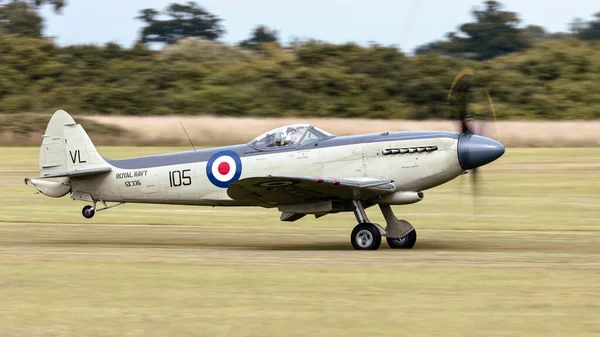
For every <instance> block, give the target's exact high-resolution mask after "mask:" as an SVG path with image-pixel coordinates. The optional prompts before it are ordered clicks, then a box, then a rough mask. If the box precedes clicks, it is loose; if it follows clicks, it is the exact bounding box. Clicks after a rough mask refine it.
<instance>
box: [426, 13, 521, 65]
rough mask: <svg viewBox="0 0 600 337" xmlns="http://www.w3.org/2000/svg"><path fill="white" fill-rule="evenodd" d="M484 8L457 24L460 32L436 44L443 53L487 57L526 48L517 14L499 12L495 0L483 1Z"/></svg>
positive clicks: (449, 35) (482, 58)
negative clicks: (472, 17)
mask: <svg viewBox="0 0 600 337" xmlns="http://www.w3.org/2000/svg"><path fill="white" fill-rule="evenodd" d="M484 4H485V8H484V9H483V10H481V9H474V10H473V12H472V13H473V16H474V17H475V22H471V23H465V24H463V25H461V26H460V29H459V30H460V33H458V34H457V33H449V34H448V40H447V41H443V42H439V43H438V44H437V45H438V46H439V47H440V48H441V49H442V50H443V51H444V52H446V53H448V54H453V55H457V56H462V57H466V58H473V59H476V60H487V59H491V58H494V57H496V56H500V55H505V54H509V53H513V52H516V51H520V50H523V49H525V48H527V47H529V43H528V41H527V39H526V38H525V37H524V36H523V32H522V30H520V29H519V28H518V24H519V22H520V20H519V18H518V16H517V13H514V12H508V11H502V10H501V9H502V5H501V4H500V3H499V2H497V1H486V2H485V3H484Z"/></svg>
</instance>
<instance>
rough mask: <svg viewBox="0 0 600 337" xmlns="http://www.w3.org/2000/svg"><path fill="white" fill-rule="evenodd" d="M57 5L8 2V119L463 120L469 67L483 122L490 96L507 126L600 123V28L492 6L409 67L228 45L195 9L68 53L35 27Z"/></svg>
mask: <svg viewBox="0 0 600 337" xmlns="http://www.w3.org/2000/svg"><path fill="white" fill-rule="evenodd" d="M45 4H46V5H51V6H54V8H55V9H56V10H57V11H60V9H61V8H62V7H63V6H65V5H66V4H65V3H64V1H58V0H46V1H39V0H37V1H9V2H5V1H4V0H0V112H4V113H16V112H49V111H52V110H54V109H58V108H61V109H65V110H67V111H69V110H71V111H74V112H77V113H86V114H128V115H149V114H212V115H228V116H323V117H371V118H410V119H425V118H454V117H455V116H456V114H457V107H456V104H453V102H452V101H449V100H448V97H447V94H448V89H449V87H450V84H451V83H452V81H453V79H454V76H455V75H456V73H458V72H459V71H460V70H461V69H463V68H466V67H469V68H471V69H473V70H474V76H471V77H468V78H465V79H464V80H462V81H461V82H463V83H462V84H463V85H468V87H469V88H470V90H469V93H468V97H469V101H470V102H471V104H469V107H468V108H469V111H470V112H471V113H472V114H475V115H488V114H489V112H488V102H487V98H486V97H485V94H484V93H485V91H486V90H487V91H489V93H490V94H491V96H492V97H493V99H494V104H495V106H496V110H497V113H498V117H499V118H505V119H510V118H519V119H524V118H525V119H527V118H531V119H534V118H535V119H563V118H564V119H592V118H600V92H598V90H597V83H600V44H598V43H597V42H595V40H597V39H598V35H594V34H596V33H595V32H596V31H597V30H598V31H600V16H596V18H597V20H596V19H595V20H592V21H590V22H584V21H582V20H579V21H577V20H576V21H577V22H574V24H573V26H572V30H571V32H570V33H563V34H549V33H546V32H544V31H543V29H542V30H541V31H540V29H537V28H535V27H533V28H532V27H531V26H528V27H525V28H519V27H518V26H517V23H518V19H517V16H516V15H513V14H514V13H513V14H511V13H510V12H507V11H504V10H502V9H501V5H500V4H499V3H497V2H494V1H487V2H485V3H484V6H483V7H482V8H478V9H475V10H474V21H473V22H472V23H469V24H465V25H462V26H461V27H460V28H459V29H460V31H461V32H462V33H461V34H449V35H448V38H447V39H446V40H443V41H438V42H434V43H432V44H429V45H427V46H423V47H421V48H420V49H419V50H417V54H416V55H414V56H410V55H407V54H405V53H403V52H402V51H401V50H399V49H398V48H396V47H393V46H381V45H377V44H372V45H369V46H359V45H356V44H353V43H346V44H330V43H326V42H322V41H296V42H292V43H290V44H289V45H286V46H283V45H282V44H281V43H280V42H279V41H278V38H277V32H276V31H275V30H272V29H270V28H268V27H265V26H259V27H257V28H256V29H255V30H254V31H253V32H252V34H251V36H250V37H249V38H248V39H247V40H245V41H241V42H240V43H239V44H237V45H228V44H224V43H221V42H219V41H218V39H219V38H220V37H221V36H222V34H223V33H224V27H223V26H222V25H221V20H220V19H219V18H218V17H217V16H216V15H214V14H212V13H210V12H208V11H207V10H206V9H204V8H202V7H200V6H198V5H197V4H196V3H193V2H189V3H185V4H172V5H170V6H168V7H167V8H166V9H165V10H164V11H162V12H159V11H157V10H155V9H143V10H141V11H140V14H139V16H138V19H139V20H141V21H142V22H144V24H145V27H144V29H143V30H142V33H141V36H140V41H139V42H138V43H136V44H135V45H134V46H133V47H131V48H123V47H122V46H120V45H118V44H114V43H109V44H106V45H103V46H97V45H74V46H66V47H59V46H57V45H56V44H54V43H53V42H52V41H51V40H49V39H45V38H43V36H42V35H41V25H42V20H41V19H40V20H39V27H40V30H39V32H37V31H36V29H37V28H36V27H38V26H35V25H31V23H32V22H33V21H35V20H33V19H32V20H33V21H31V22H29V23H27V20H29V19H31V18H35V17H37V18H39V15H37V8H39V7H38V6H41V5H45ZM15 13H17V14H15ZM19 13H20V14H27V13H28V14H27V15H18V14H19ZM7 18H8V19H7ZM515 20H517V21H515ZM35 22H38V21H35ZM594 36H595V38H594ZM514 39H516V40H514ZM515 41H522V43H517V42H515ZM153 43H161V44H164V46H163V47H162V48H160V49H158V50H155V49H154V48H149V44H153Z"/></svg>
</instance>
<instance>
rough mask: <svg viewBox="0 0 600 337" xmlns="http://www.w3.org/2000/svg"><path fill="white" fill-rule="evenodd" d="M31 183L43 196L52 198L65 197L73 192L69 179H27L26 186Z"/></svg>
mask: <svg viewBox="0 0 600 337" xmlns="http://www.w3.org/2000/svg"><path fill="white" fill-rule="evenodd" d="M29 183H31V185H33V187H35V188H36V189H37V190H38V191H39V192H40V193H42V194H43V195H46V196H49V197H52V198H60V197H63V196H65V195H66V194H67V193H69V192H70V191H71V184H70V180H69V178H57V179H55V180H54V179H53V180H50V179H29V178H25V184H26V185H28V184H29Z"/></svg>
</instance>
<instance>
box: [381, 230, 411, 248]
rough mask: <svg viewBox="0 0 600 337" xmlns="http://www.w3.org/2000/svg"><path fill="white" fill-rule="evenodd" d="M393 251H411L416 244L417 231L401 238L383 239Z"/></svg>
mask: <svg viewBox="0 0 600 337" xmlns="http://www.w3.org/2000/svg"><path fill="white" fill-rule="evenodd" d="M385 239H386V240H387V243H388V246H390V248H393V249H411V248H412V247H413V246H414V245H415V243H416V242H417V231H416V230H413V231H411V232H410V233H408V234H406V235H405V236H403V237H401V238H385Z"/></svg>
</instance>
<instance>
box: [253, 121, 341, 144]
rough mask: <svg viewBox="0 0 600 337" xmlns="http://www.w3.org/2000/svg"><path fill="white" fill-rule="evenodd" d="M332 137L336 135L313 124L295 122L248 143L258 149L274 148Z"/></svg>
mask: <svg viewBox="0 0 600 337" xmlns="http://www.w3.org/2000/svg"><path fill="white" fill-rule="evenodd" d="M331 137H334V135H332V134H331V133H329V132H326V131H323V130H321V129H318V128H315V127H314V126H312V125H309V124H294V125H288V126H282V127H280V128H277V129H273V130H271V131H268V132H265V133H263V134H262V135H260V136H258V137H256V138H255V139H254V140H253V141H251V142H250V143H248V145H249V146H251V147H253V148H255V149H257V150H273V149H279V148H290V147H298V146H301V145H304V144H308V143H313V142H316V141H319V140H323V139H327V138H331Z"/></svg>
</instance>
